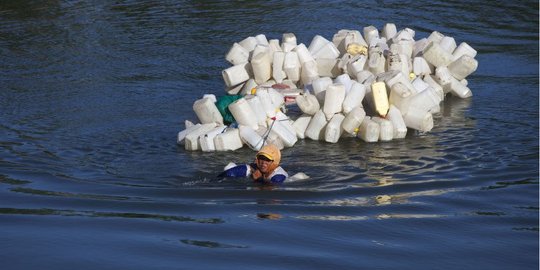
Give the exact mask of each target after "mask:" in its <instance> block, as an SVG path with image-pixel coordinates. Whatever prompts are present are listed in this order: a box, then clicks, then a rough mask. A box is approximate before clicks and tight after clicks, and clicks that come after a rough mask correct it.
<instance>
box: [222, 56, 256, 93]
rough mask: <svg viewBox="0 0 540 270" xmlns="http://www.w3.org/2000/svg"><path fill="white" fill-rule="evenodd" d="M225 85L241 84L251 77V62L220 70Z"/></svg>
mask: <svg viewBox="0 0 540 270" xmlns="http://www.w3.org/2000/svg"><path fill="white" fill-rule="evenodd" d="M221 75H222V76H223V80H224V81H225V84H226V85H227V87H232V86H235V85H238V84H241V83H243V82H245V81H247V80H249V78H250V77H251V64H250V63H249V62H247V63H243V64H238V65H234V66H232V67H230V68H227V69H225V70H223V71H222V72H221Z"/></svg>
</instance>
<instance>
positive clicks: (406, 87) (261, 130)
mask: <svg viewBox="0 0 540 270" xmlns="http://www.w3.org/2000/svg"><path fill="white" fill-rule="evenodd" d="M362 30H363V31H362V32H360V31H359V30H346V29H343V30H339V31H338V32H337V33H335V34H334V35H333V37H332V40H328V39H326V38H324V37H322V36H320V35H316V36H315V37H313V39H312V40H311V43H310V44H309V46H306V45H305V44H304V43H298V41H297V39H296V36H295V35H294V34H293V33H285V34H283V35H282V37H281V40H278V39H270V40H268V39H267V38H266V36H265V35H263V34H260V35H257V36H250V37H247V38H245V39H243V40H241V41H239V42H237V43H234V44H233V45H232V47H231V48H230V50H229V51H228V53H227V54H226V56H225V59H226V60H227V61H228V62H229V63H230V64H231V66H230V67H228V68H226V69H225V70H223V71H222V76H223V80H224V83H225V86H226V88H225V92H226V93H223V96H221V97H219V98H218V97H216V95H214V94H205V95H204V96H203V97H202V98H201V99H199V100H196V101H195V102H194V104H193V110H194V112H195V114H196V115H197V118H198V120H199V122H197V121H194V122H192V121H189V120H186V121H185V125H186V126H185V129H183V130H182V131H180V132H179V133H178V138H177V142H178V144H181V145H184V146H185V149H186V150H191V151H197V150H202V151H228V150H236V149H239V148H242V147H243V146H248V147H249V148H251V149H254V150H259V149H260V148H261V147H262V146H263V145H265V144H268V143H272V144H274V145H276V146H278V147H279V148H280V149H283V148H286V147H292V146H294V145H295V143H296V142H297V141H298V140H299V139H306V138H308V139H310V140H320V141H326V142H328V143H337V142H338V141H339V140H340V139H341V138H344V137H353V138H358V139H360V140H362V141H364V142H367V143H372V142H379V141H390V140H396V139H402V138H405V136H406V135H407V133H408V132H409V131H410V130H415V131H418V132H429V131H430V130H431V129H432V128H433V125H434V122H433V115H434V114H437V113H439V111H440V103H441V102H442V101H443V100H444V98H445V97H446V95H448V94H450V95H453V96H457V97H460V98H469V97H471V96H472V92H471V90H470V88H469V87H468V86H467V84H468V83H467V80H466V77H467V76H469V75H470V74H472V73H473V72H474V71H475V70H476V69H477V67H478V61H477V60H476V59H475V56H476V53H477V52H476V50H475V49H473V48H472V47H471V46H469V45H468V44H467V43H465V42H461V43H460V44H459V46H458V45H457V43H456V41H455V40H454V38H453V37H450V36H445V35H444V34H442V33H440V32H437V31H433V32H432V33H431V34H430V35H429V36H428V37H427V38H422V39H418V40H415V31H414V30H412V29H410V28H404V29H402V30H400V31H397V28H396V26H395V25H394V24H392V23H387V24H385V25H384V26H383V28H382V29H381V30H380V31H379V29H377V28H376V27H374V26H371V25H370V26H367V27H364V28H363V29H362Z"/></svg>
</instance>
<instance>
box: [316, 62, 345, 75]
mask: <svg viewBox="0 0 540 270" xmlns="http://www.w3.org/2000/svg"><path fill="white" fill-rule="evenodd" d="M315 61H316V62H317V71H318V72H319V76H320V77H331V78H335V77H337V76H339V74H341V70H340V69H339V67H338V61H339V59H333V58H317V59H315Z"/></svg>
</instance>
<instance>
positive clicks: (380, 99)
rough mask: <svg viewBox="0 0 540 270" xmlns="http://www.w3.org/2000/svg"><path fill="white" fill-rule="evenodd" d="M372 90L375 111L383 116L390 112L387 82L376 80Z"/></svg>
mask: <svg viewBox="0 0 540 270" xmlns="http://www.w3.org/2000/svg"><path fill="white" fill-rule="evenodd" d="M371 92H372V93H373V104H374V105H375V111H376V112H377V113H378V114H379V115H380V116H382V117H385V116H386V113H388V108H389V104H388V94H387V93H386V84H385V83H384V82H375V83H373V84H372V85H371Z"/></svg>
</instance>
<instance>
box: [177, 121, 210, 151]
mask: <svg viewBox="0 0 540 270" xmlns="http://www.w3.org/2000/svg"><path fill="white" fill-rule="evenodd" d="M215 127H216V124H215V123H210V124H202V125H201V126H200V127H198V128H197V129H195V130H193V131H192V132H190V133H188V134H187V135H186V138H185V143H184V147H185V149H186V150H190V151H196V150H200V149H201V147H200V145H199V137H200V136H201V135H203V134H206V133H208V132H209V131H211V130H212V129H214V128H215Z"/></svg>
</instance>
